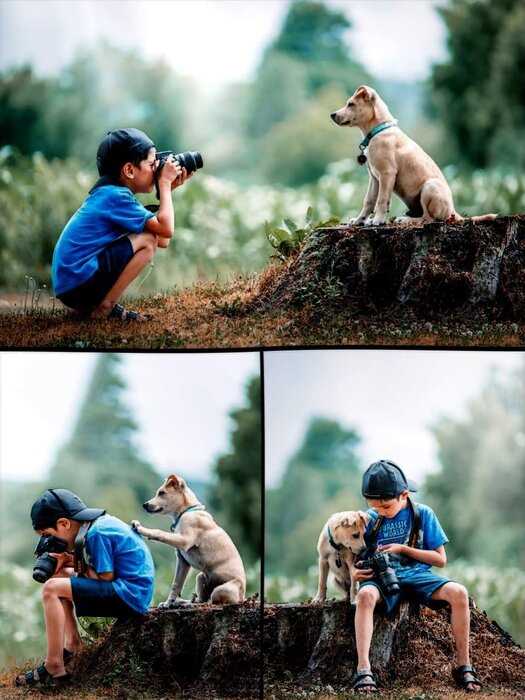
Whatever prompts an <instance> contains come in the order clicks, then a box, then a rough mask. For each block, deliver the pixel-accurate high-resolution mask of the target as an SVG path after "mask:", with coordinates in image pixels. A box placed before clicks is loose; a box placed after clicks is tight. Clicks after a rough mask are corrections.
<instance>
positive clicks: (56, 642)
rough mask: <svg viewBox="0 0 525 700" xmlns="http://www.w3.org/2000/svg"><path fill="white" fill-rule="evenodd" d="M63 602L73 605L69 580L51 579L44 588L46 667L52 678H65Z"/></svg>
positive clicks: (64, 616) (64, 618)
mask: <svg viewBox="0 0 525 700" xmlns="http://www.w3.org/2000/svg"><path fill="white" fill-rule="evenodd" d="M62 601H66V602H70V603H71V605H72V601H73V593H72V590H71V580H70V579H69V578H51V579H49V580H48V581H46V582H45V583H44V586H43V588H42V602H43V605H44V619H45V623H46V636H47V655H46V660H45V663H44V665H45V667H46V669H47V671H48V672H49V673H50V674H51V675H52V676H63V675H64V674H65V672H66V670H65V668H64V657H63V654H64V639H65V630H66V612H65V609H64V606H63V604H62Z"/></svg>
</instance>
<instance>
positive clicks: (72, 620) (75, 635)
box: [61, 598, 82, 653]
mask: <svg viewBox="0 0 525 700" xmlns="http://www.w3.org/2000/svg"><path fill="white" fill-rule="evenodd" d="M61 602H62V607H63V608H64V615H65V626H64V648H65V649H67V650H68V651H71V652H73V653H76V652H77V651H80V649H81V648H82V639H81V637H80V634H79V632H78V626H77V619H76V617H75V606H74V605H73V603H72V601H70V600H65V599H64V598H62V599H61Z"/></svg>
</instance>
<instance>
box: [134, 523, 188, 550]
mask: <svg viewBox="0 0 525 700" xmlns="http://www.w3.org/2000/svg"><path fill="white" fill-rule="evenodd" d="M131 527H132V528H133V529H134V530H135V532H138V533H139V535H142V537H146V538H147V539H148V540H155V541H157V542H162V543H163V544H169V545H170V546H171V547H175V549H183V550H188V549H190V547H193V544H194V543H193V542H191V541H190V540H189V539H188V538H187V537H184V536H183V535H179V534H177V533H175V532H165V531H164V530H156V529H150V528H149V527H144V526H143V525H141V524H140V522H139V521H138V520H132V521H131Z"/></svg>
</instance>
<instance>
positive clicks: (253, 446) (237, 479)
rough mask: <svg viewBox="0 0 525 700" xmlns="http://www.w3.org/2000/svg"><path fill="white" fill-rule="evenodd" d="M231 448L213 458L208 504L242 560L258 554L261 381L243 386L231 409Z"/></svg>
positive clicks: (250, 560) (259, 530)
mask: <svg viewBox="0 0 525 700" xmlns="http://www.w3.org/2000/svg"><path fill="white" fill-rule="evenodd" d="M230 417H231V419H232V420H233V422H234V428H233V430H232V433H231V449H230V451H229V452H227V453H226V454H224V455H222V456H221V457H219V459H218V460H217V462H216V464H215V467H214V472H215V483H214V484H213V486H212V487H211V494H210V499H209V500H210V506H211V508H212V509H213V511H214V513H213V514H214V516H216V518H217V520H218V522H219V524H220V525H221V527H224V529H225V530H226V531H227V532H228V533H229V534H230V536H231V537H232V539H233V541H234V542H235V544H236V545H237V546H238V548H239V550H240V552H241V555H242V558H243V560H244V561H245V562H253V561H255V560H257V559H259V558H260V556H261V477H262V463H261V445H262V442H261V441H262V436H261V382H260V378H259V377H253V378H252V379H251V380H250V381H249V382H248V384H247V386H246V403H245V405H244V406H242V407H240V408H236V409H235V410H233V411H231V413H230Z"/></svg>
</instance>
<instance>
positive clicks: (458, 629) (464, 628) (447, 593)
mask: <svg viewBox="0 0 525 700" xmlns="http://www.w3.org/2000/svg"><path fill="white" fill-rule="evenodd" d="M432 599H433V600H445V601H446V602H447V603H448V604H449V605H450V610H451V612H450V622H451V625H452V635H453V637H454V642H455V644H456V656H457V662H458V666H468V665H470V652H469V634H470V610H469V603H468V593H467V589H466V588H465V586H462V585H461V584H460V583H455V582H453V581H449V582H448V583H445V584H444V585H443V586H441V588H438V590H437V591H434V593H433V594H432ZM467 689H468V690H471V691H477V690H479V689H480V688H479V686H477V685H475V684H474V683H469V684H468V686H467Z"/></svg>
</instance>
